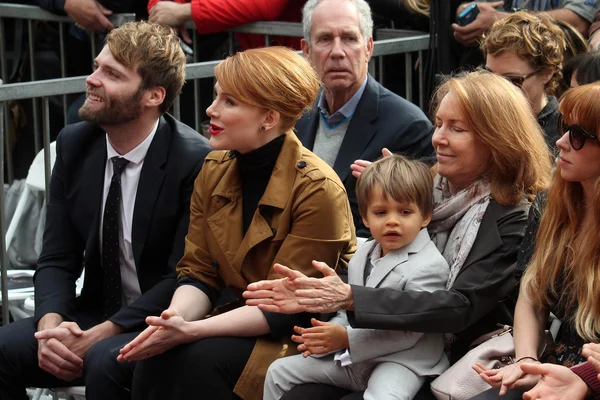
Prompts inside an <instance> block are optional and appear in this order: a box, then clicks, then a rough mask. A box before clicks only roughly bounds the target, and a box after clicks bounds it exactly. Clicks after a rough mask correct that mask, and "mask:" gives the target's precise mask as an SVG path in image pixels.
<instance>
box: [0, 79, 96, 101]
mask: <svg viewBox="0 0 600 400" xmlns="http://www.w3.org/2000/svg"><path fill="white" fill-rule="evenodd" d="M86 78H87V77H85V76H76V77H72V78H64V79H47V80H43V81H32V82H21V83H11V84H9V85H0V101H7V100H23V99H33V98H36V97H45V96H56V95H62V94H70V93H83V92H85V79H86Z"/></svg>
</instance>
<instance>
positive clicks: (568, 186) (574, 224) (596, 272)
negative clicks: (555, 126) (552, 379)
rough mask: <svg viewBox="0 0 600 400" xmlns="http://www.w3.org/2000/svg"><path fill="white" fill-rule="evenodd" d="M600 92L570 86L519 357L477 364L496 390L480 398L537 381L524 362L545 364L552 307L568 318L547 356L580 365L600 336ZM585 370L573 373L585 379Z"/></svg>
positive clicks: (524, 301) (533, 246)
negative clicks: (489, 366)
mask: <svg viewBox="0 0 600 400" xmlns="http://www.w3.org/2000/svg"><path fill="white" fill-rule="evenodd" d="M599 96H600V84H597V83H595V84H590V85H584V86H580V87H578V88H575V89H571V90H569V91H568V92H567V93H566V94H565V96H564V98H563V100H562V101H561V103H560V111H561V115H560V117H559V132H560V134H561V137H560V139H559V140H558V141H557V143H556V145H557V147H558V148H559V150H560V155H559V160H558V163H557V166H556V171H555V172H554V176H553V179H552V184H551V185H550V188H549V190H548V192H547V193H543V194H541V195H540V196H538V198H537V199H536V201H535V203H534V205H533V207H532V209H531V211H530V216H529V225H528V229H527V235H528V237H527V238H526V239H527V241H524V242H523V244H524V246H523V251H524V254H523V260H522V262H523V263H524V266H525V265H527V264H529V265H528V266H527V269H526V271H525V275H524V276H523V279H522V282H521V288H520V293H519V299H518V301H517V307H516V312H515V324H514V341H515V357H516V359H517V360H518V361H517V363H515V364H512V365H510V366H508V367H505V368H502V369H499V370H492V371H489V370H485V369H484V368H483V367H482V366H481V365H477V366H475V370H476V371H478V372H480V375H481V376H482V378H483V379H485V380H486V381H487V382H488V383H490V384H491V385H492V386H494V387H495V388H496V389H491V390H490V391H488V392H485V393H484V394H482V395H480V396H478V397H477V398H478V399H488V398H489V399H492V398H498V394H499V395H503V396H505V398H506V397H508V398H515V399H516V398H519V399H520V398H521V396H522V394H523V392H524V391H525V390H528V389H530V388H532V387H533V386H534V385H536V383H538V381H539V379H540V377H539V375H537V374H535V373H532V374H527V373H526V372H524V371H523V369H521V365H522V363H536V362H538V349H539V347H540V340H541V338H540V335H539V332H542V331H543V330H544V328H545V326H546V322H547V320H548V314H549V313H550V312H553V313H554V314H555V315H556V316H558V318H560V319H561V320H562V321H563V323H562V325H561V328H560V331H559V333H558V335H557V338H556V346H555V348H554V350H553V351H551V352H549V353H547V354H545V355H544V358H543V361H544V362H549V363H552V364H559V365H562V366H564V367H572V366H575V365H577V364H579V363H581V362H583V361H585V356H583V355H582V353H581V350H582V346H583V344H584V343H586V342H599V341H600V302H599V301H598V293H600V241H599V240H598V231H599V230H600V143H599V142H598V134H599V133H600V104H599V103H598V97H599ZM532 254H533V255H532ZM585 368H587V367H585V366H580V367H575V368H573V369H572V370H571V371H572V372H573V373H576V374H580V375H581V376H583V377H585V374H584V373H582V370H583V371H585ZM525 369H527V367H526V368H525ZM595 375H596V374H595V373H592V377H594V378H595ZM545 381H547V380H545ZM594 381H595V379H594V380H592V381H591V383H594ZM582 382H583V381H582ZM541 384H542V385H543V384H545V382H542V383H541ZM590 386H591V385H590ZM580 387H583V394H581V393H579V394H581V397H579V396H578V395H577V392H575V391H574V392H572V393H570V396H569V397H571V396H573V398H577V399H578V398H583V397H585V396H586V392H587V388H586V385H582V386H581V385H580ZM498 388H499V390H498ZM534 390H535V389H534ZM579 392H581V390H579ZM536 398H537V397H536ZM560 398H562V397H560Z"/></svg>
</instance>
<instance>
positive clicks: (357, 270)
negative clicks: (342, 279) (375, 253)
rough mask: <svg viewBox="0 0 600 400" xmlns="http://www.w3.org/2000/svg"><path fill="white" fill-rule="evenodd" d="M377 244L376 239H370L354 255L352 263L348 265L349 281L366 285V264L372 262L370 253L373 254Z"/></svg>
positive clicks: (353, 283)
mask: <svg viewBox="0 0 600 400" xmlns="http://www.w3.org/2000/svg"><path fill="white" fill-rule="evenodd" d="M376 244H377V242H376V241H374V240H369V241H367V242H365V243H364V244H363V245H362V246H360V247H359V248H358V250H357V251H356V253H355V254H354V256H352V259H351V260H350V265H349V266H348V283H349V284H350V285H358V286H364V285H365V280H364V276H365V266H366V265H367V263H368V262H370V261H369V254H371V251H372V250H373V248H374V247H375V245H376Z"/></svg>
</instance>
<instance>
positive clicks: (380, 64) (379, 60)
mask: <svg viewBox="0 0 600 400" xmlns="http://www.w3.org/2000/svg"><path fill="white" fill-rule="evenodd" d="M377 67H378V69H379V76H378V77H377V82H379V83H381V84H382V85H383V56H379V57H377Z"/></svg>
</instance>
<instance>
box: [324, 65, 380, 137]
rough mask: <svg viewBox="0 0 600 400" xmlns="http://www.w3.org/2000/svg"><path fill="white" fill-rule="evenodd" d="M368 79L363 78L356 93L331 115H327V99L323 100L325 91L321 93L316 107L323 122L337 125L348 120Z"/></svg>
mask: <svg viewBox="0 0 600 400" xmlns="http://www.w3.org/2000/svg"><path fill="white" fill-rule="evenodd" d="M368 79H369V77H368V75H367V77H365V81H364V82H363V84H362V85H361V86H360V87H359V88H358V90H357V91H356V93H354V95H353V96H352V97H351V98H350V100H348V101H347V102H346V104H344V105H343V106H342V107H341V108H340V109H339V110H337V111H336V112H335V113H333V115H329V107H328V105H327V99H326V98H325V90H323V91H322V92H321V96H320V98H319V102H318V104H317V107H318V108H319V112H320V113H321V115H323V117H325V120H326V121H327V122H328V123H329V125H336V124H337V123H339V122H341V121H343V120H345V119H346V118H349V117H350V116H352V114H354V111H356V107H357V106H358V102H359V101H360V98H361V97H362V95H363V93H364V91H365V88H366V87H367V80H368Z"/></svg>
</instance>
